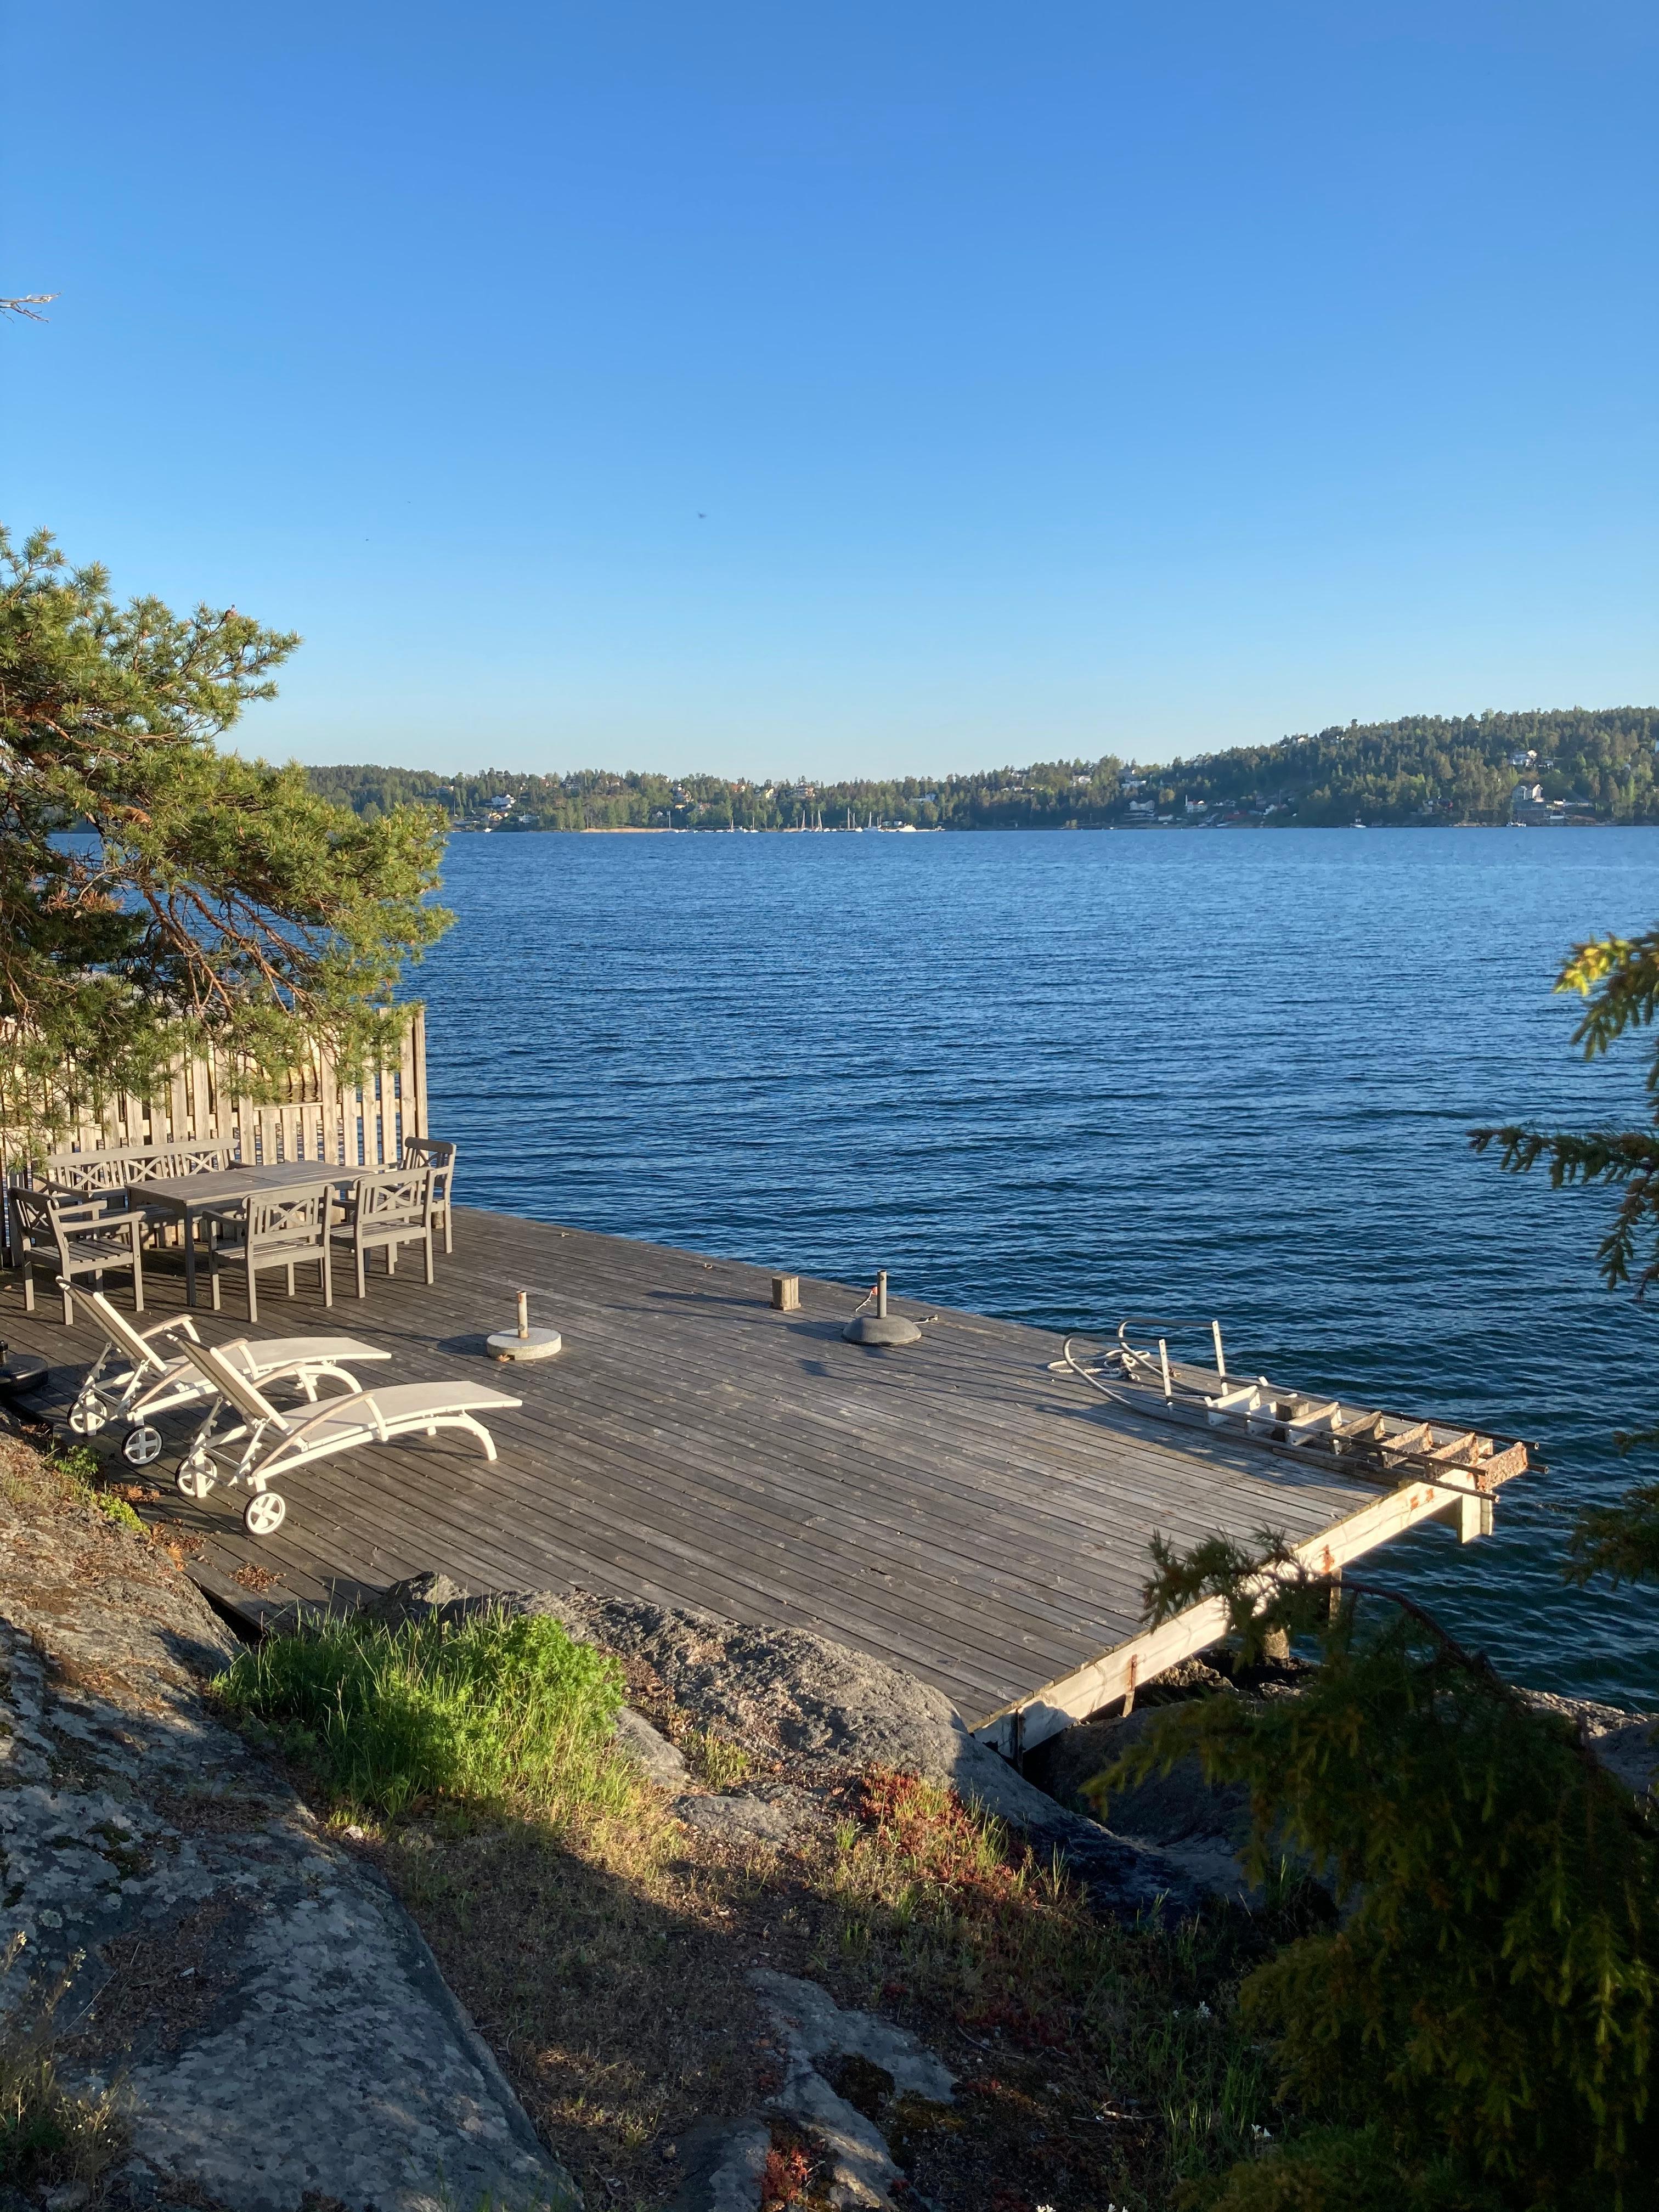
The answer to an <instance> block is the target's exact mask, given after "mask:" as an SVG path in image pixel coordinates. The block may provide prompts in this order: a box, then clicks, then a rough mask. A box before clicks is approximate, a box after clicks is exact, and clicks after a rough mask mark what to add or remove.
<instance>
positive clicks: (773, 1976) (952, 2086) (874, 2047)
mask: <svg viewBox="0 0 1659 2212" xmlns="http://www.w3.org/2000/svg"><path fill="white" fill-rule="evenodd" d="M749 1982H750V1987H751V1988H752V1989H754V1990H758V1992H759V1993H760V1996H761V1997H762V1998H763V2001H764V2002H765V2004H766V2008H767V2010H768V2012H769V2014H770V2015H771V2016H772V2019H773V2021H774V2022H775V2025H776V2027H777V2029H778V2032H779V2033H780V2034H781V2035H782V2036H783V2038H784V2039H785V2040H786V2042H787V2044H788V2045H789V2046H790V2048H791V2049H792V2050H799V2051H803V2052H804V2053H805V2056H806V2057H808V2058H810V2059H812V2060H813V2061H815V2062H816V2061H817V2060H818V2059H821V2058H867V2059H868V2060H869V2062H870V2063H871V2064H872V2066H879V2067H881V2068H882V2069H884V2071H885V2072H887V2073H889V2074H890V2075H892V2077H893V2093H894V2094H895V2096H899V2097H908V2096H913V2097H926V2098H927V2100H929V2102H930V2103H932V2104H935V2105H948V2104H950V2103H951V2101H952V2100H954V2098H955V2095H956V2087H957V2077H956V2075H954V2074H952V2073H951V2069H950V2068H949V2067H948V2066H946V2065H945V2063H944V2061H943V2060H942V2059H939V2058H936V2057H934V2056H933V2052H932V2051H929V2050H928V2048H927V2045H926V2044H923V2043H920V2042H918V2041H917V2039H916V2038H915V2036H914V2035H911V2034H910V2033H908V2031H907V2030H905V2029H904V2028H902V2027H894V2026H893V2025H892V2023H891V2022H890V2021H885V2020H878V2018H877V2017H876V2015H875V2014H874V2013H869V2012H854V2011H852V2010H850V2009H848V2008H843V2007H842V2006H841V2005H838V2004H837V2003H836V2001H835V1999H834V1998H833V1997H832V1996H830V1994H829V1990H825V1989H820V1988H819V1986H818V1984H817V1983H816V1982H808V1981H803V1980H801V1979H799V1977H797V1976H796V1975H793V1974H780V1973H776V1972H774V1971H773V1969H772V1968H771V1967H769V1966H757V1967H756V1968H755V1970H754V1972H752V1973H751V1974H750V1977H749Z"/></svg>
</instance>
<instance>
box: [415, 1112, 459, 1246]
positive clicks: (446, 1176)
mask: <svg viewBox="0 0 1659 2212" xmlns="http://www.w3.org/2000/svg"><path fill="white" fill-rule="evenodd" d="M403 1164H404V1167H406V1168H430V1169H431V1170H432V1218H433V1222H434V1224H436V1223H438V1222H440V1221H441V1222H442V1223H443V1225H444V1249H445V1251H446V1252H453V1250H454V1249H455V1224H454V1218H453V1215H452V1213H451V1212H450V1186H451V1184H452V1183H453V1182H454V1180H455V1147H454V1146H453V1145H452V1144H450V1143H448V1142H447V1140H446V1139H443V1138H441V1137H405V1138H404V1153H403Z"/></svg>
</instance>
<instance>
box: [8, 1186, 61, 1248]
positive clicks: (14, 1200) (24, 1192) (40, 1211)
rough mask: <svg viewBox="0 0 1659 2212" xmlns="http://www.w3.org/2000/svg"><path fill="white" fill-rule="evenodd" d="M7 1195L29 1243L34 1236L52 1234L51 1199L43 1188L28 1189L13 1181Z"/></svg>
mask: <svg viewBox="0 0 1659 2212" xmlns="http://www.w3.org/2000/svg"><path fill="white" fill-rule="evenodd" d="M7 1195H8V1196H9V1199H10V1200H11V1205H12V1211H13V1212H14V1213H15V1215H16V1216H17V1218H18V1220H19V1222H20V1223H21V1225H22V1230H23V1234H24V1235H25V1236H26V1237H28V1238H29V1240H30V1241H31V1243H32V1242H33V1240H34V1239H35V1238H36V1237H41V1238H45V1237H52V1200H51V1197H50V1194H48V1193H47V1192H46V1191H43V1190H28V1189H26V1188H24V1186H23V1185H22V1184H21V1183H13V1184H12V1185H11V1186H10V1188H9V1191H8V1193H7Z"/></svg>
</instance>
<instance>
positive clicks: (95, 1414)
mask: <svg viewBox="0 0 1659 2212" xmlns="http://www.w3.org/2000/svg"><path fill="white" fill-rule="evenodd" d="M108 1419H109V1407H107V1406H106V1404H105V1403H104V1401H103V1400H102V1399H101V1398H100V1396H99V1395H98V1393H97V1392H96V1391H95V1390H93V1391H90V1392H88V1394H86V1395H84V1396H82V1397H79V1398H77V1399H76V1401H75V1403H74V1404H73V1405H72V1406H71V1407H70V1417H69V1425H70V1428H72V1429H73V1430H74V1431H75V1433H76V1436H77V1437H95V1436H96V1435H97V1433H98V1431H99V1430H100V1429H101V1428H102V1427H103V1425H104V1424H105V1422H106V1420H108Z"/></svg>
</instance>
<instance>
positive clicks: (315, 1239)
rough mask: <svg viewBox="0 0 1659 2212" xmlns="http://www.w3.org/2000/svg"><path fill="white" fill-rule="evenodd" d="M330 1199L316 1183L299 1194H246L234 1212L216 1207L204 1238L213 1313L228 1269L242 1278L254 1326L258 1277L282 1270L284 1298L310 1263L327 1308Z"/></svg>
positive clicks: (330, 1297)
mask: <svg viewBox="0 0 1659 2212" xmlns="http://www.w3.org/2000/svg"><path fill="white" fill-rule="evenodd" d="M331 1197H332V1194H331V1189H330V1186H329V1185H328V1184H327V1183H325V1182H319V1183H318V1184H317V1185H316V1186H315V1187H314V1188H306V1189H302V1190H283V1191H282V1192H281V1193H276V1192H270V1191H268V1192H265V1193H264V1194H259V1195H250V1196H249V1197H247V1198H246V1199H244V1200H242V1201H241V1203H240V1206H237V1207H235V1208H234V1209H232V1208H230V1207H226V1208H224V1209H222V1210H218V1209H216V1211H215V1212H214V1215H213V1221H212V1225H211V1227H210V1233H209V1237H208V1272H209V1274H210V1277H211V1279H212V1283H213V1310H214V1311H215V1313H217V1312H218V1310H219V1279H220V1277H221V1276H222V1274H223V1273H225V1271H226V1270H227V1269H228V1268H234V1269H236V1270H238V1271H239V1272H240V1274H241V1275H242V1278H243V1279H244V1281H245V1283H246V1287H247V1317H248V1319H249V1321H251V1322H257V1321H258V1318H259V1292H258V1277H259V1276H260V1275H261V1274H262V1273H268V1272H269V1271H270V1269H271V1268H272V1267H282V1268H283V1269H285V1270H286V1272H287V1274H288V1294H289V1297H293V1296H294V1270H295V1267H310V1266H311V1265H313V1263H314V1264H315V1266H316V1268H317V1278H318V1280H319V1283H320V1284H321V1285H322V1291H323V1304H325V1306H331V1305H332V1304H333V1303H334V1276H333V1272H332V1267H331V1258H332V1255H331V1250H330V1246H329V1232H328V1219H329V1213H330V1210H331ZM215 1231H216V1233H214V1232H215Z"/></svg>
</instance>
